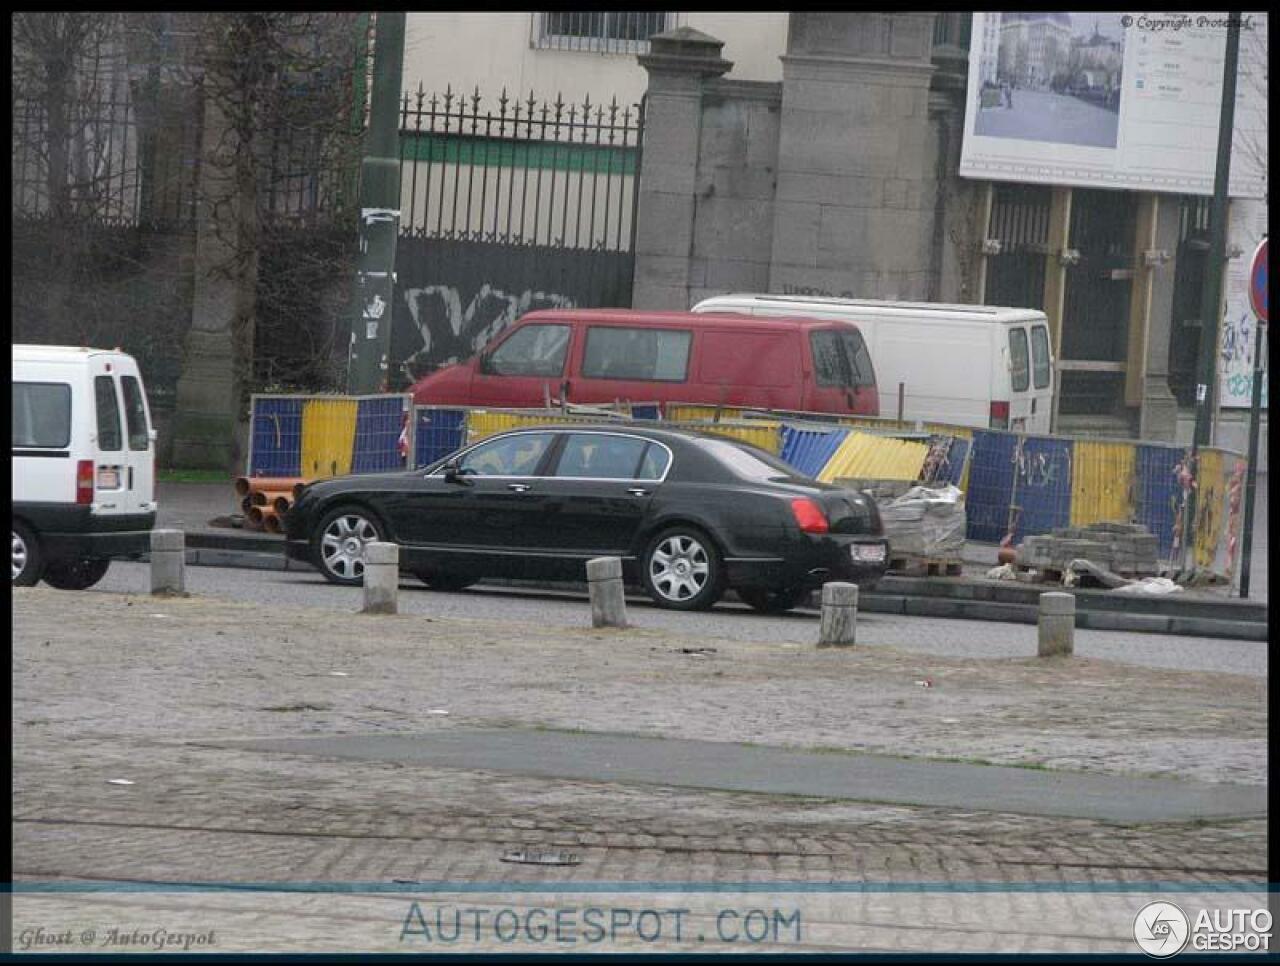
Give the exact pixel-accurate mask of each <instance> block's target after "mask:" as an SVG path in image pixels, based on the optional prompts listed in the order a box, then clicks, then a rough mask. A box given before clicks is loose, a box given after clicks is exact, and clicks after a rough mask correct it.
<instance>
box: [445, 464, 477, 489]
mask: <svg viewBox="0 0 1280 966" xmlns="http://www.w3.org/2000/svg"><path fill="white" fill-rule="evenodd" d="M444 481H445V482H446V483H457V484H459V485H460V486H470V485H471V481H470V480H468V479H467V478H466V477H465V476H463V475H462V474H461V473H459V472H458V461H457V460H450V461H449V462H448V463H445V464H444Z"/></svg>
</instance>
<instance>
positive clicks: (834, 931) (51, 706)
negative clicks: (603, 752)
mask: <svg viewBox="0 0 1280 966" xmlns="http://www.w3.org/2000/svg"><path fill="white" fill-rule="evenodd" d="M582 611H583V617H584V620H585V612H586V609H585V606H584V607H583V608H582ZM800 626H801V628H803V631H804V632H805V633H804V634H803V636H802V637H801V638H800V640H797V641H793V642H781V643H756V642H749V641H730V640H721V639H700V640H698V641H696V642H693V641H689V640H687V639H681V638H677V637H672V636H670V635H665V634H663V633H661V632H657V631H640V630H630V631H626V632H617V633H604V632H596V631H592V630H590V629H589V628H586V629H584V628H583V627H582V626H581V625H579V626H576V627H575V626H560V627H557V626H552V625H547V624H541V625H516V624H510V623H501V622H498V621H493V620H484V621H480V620H475V621H464V620H459V619H450V620H431V619H428V618H424V617H421V616H408V615H404V616H398V617H377V618H375V617H354V616H353V617H351V618H349V619H347V620H339V619H335V617H334V615H333V613H331V612H326V611H318V610H305V611H304V610H286V609H283V608H265V607H261V606H253V605H245V604H241V603H237V602H231V601H226V600H217V599H211V598H201V597H191V598H186V599H152V598H148V597H127V596H124V595H113V594H105V593H98V594H87V593H86V594H69V593H61V592H57V591H53V590H49V589H45V588H34V589H29V590H17V591H15V593H14V638H15V640H14V649H13V682H14V707H13V716H14V720H13V727H14V778H13V812H14V820H15V824H14V870H15V873H16V875H17V876H18V878H19V879H21V880H41V881H47V880H71V881H75V882H85V881H101V880H112V881H123V882H134V883H137V882H146V881H152V882H209V881H220V882H241V883H248V882H259V883H261V882H347V883H350V882H360V883H380V884H383V885H387V886H392V885H393V884H394V883H396V881H397V880H401V883H400V885H399V886H398V888H402V889H407V890H410V892H412V891H413V890H415V889H416V888H417V886H415V885H414V883H420V882H441V881H447V882H451V883H490V884H502V887H503V888H506V889H514V888H518V887H529V888H532V887H534V885H535V884H536V883H539V882H542V883H547V882H550V883H571V882H572V883H592V882H595V883H615V884H616V883H642V884H646V888H648V889H649V890H650V893H649V894H650V898H649V899H647V900H646V902H650V901H656V900H654V899H653V896H652V894H654V893H657V894H659V895H660V894H662V892H663V890H662V887H661V884H662V883H679V882H696V883H701V884H703V885H704V886H706V885H709V884H720V885H723V886H725V887H726V888H728V885H726V884H737V883H758V884H769V883H772V884H775V885H777V886H778V887H779V888H780V889H783V893H779V894H777V895H771V896H770V899H769V901H770V902H772V903H773V904H774V905H779V904H781V903H782V901H783V900H787V901H791V900H794V901H793V902H792V905H793V906H794V905H795V903H797V902H799V901H800V899H798V898H796V897H795V896H791V897H790V899H788V895H787V894H785V889H784V886H783V884H785V883H797V882H804V883H821V884H830V883H832V882H841V883H873V884H883V883H919V882H929V883H950V884H953V885H954V884H957V883H988V884H1005V885H1012V886H1014V887H1016V886H1018V885H1019V884H1024V883H1046V884H1058V885H1062V884H1064V883H1086V884H1087V883H1095V884H1096V883H1135V884H1137V883H1153V882H1159V883H1166V884H1168V883H1174V884H1180V885H1181V886H1183V887H1188V886H1194V885H1197V884H1204V885H1209V884H1221V883H1224V882H1238V881H1241V880H1247V881H1257V880H1262V879H1264V878H1265V874H1266V869H1265V855H1266V847H1267V834H1266V825H1265V822H1264V821H1262V820H1249V821H1236V822H1217V823H1193V824H1185V825H1183V824H1179V825H1168V824H1164V825H1149V826H1116V825H1111V824H1106V823H1100V822H1092V821H1086V820H1068V819H1048V818H1038V817H1032V816H1023V815H1014V814H1004V813H978V812H964V811H951V810H940V809H926V808H911V807H895V806H884V805H875V804H869V803H867V804H864V803H851V802H831V801H822V800H812V799H801V798H793V797H785V796H762V795H748V794H736V793H726V792H715V791H698V790H691V789H672V788H664V787H651V786H624V785H617V784H607V783H603V782H584V781H562V780H547V779H532V778H521V777H515V776H509V775H501V774H489V773H483V772H476V771H460V770H444V769H429V768H423V767H410V766H402V765H396V764H391V763H376V762H358V761H333V760H327V759H321V758H304V757H288V756H279V755H266V754H260V753H253V752H248V751H245V750H241V749H226V748H219V749H214V748H207V747H199V746H196V745H194V744H192V742H199V741H208V740H218V741H222V740H228V739H236V738H257V737H293V736H301V735H316V734H327V733H374V732H417V731H426V730H431V729H437V728H452V727H457V726H468V727H477V726H490V727H491V726H495V725H498V726H501V725H509V726H522V727H543V728H567V729H585V730H592V731H609V732H627V733H638V734H645V735H654V736H665V737H685V738H706V739H714V740H724V741H750V742H758V743H761V744H771V745H786V746H794V747H804V748H829V749H833V750H870V751H881V752H889V753H894V754H901V755H911V756H930V757H951V758H962V759H965V760H981V761H992V762H1000V763H1022V764H1029V765H1038V766H1044V767H1050V768H1057V769H1067V770H1090V771H1103V772H1110V773H1132V772H1140V773H1144V774H1153V773H1154V774H1163V775H1169V776H1177V777H1185V778H1198V779H1203V780H1209V781H1233V782H1246V783H1265V781H1266V773H1265V760H1266V734H1267V731H1266V725H1267V721H1266V683H1265V681H1264V680H1261V679H1258V678H1252V677H1241V676H1232V675H1225V674H1205V673H1195V674H1189V673H1183V672H1174V671H1159V670H1151V669H1142V668H1135V667H1129V666H1125V665H1119V664H1109V663H1107V662H1103V661H1097V660H1089V659H1076V660H1071V661H1061V660H1059V661H1050V662H1041V661H1037V660H1034V659H982V660H978V659H958V658H940V657H926V656H922V655H916V654H911V653H905V652H901V651H897V650H894V649H892V648H888V647H876V648H867V649H861V648H859V649H855V650H853V651H825V650H824V651H818V650H816V649H814V648H812V647H811V646H808V645H807V644H806V643H805V641H807V640H808V634H807V632H808V631H810V630H811V629H812V628H810V627H809V626H808V625H800ZM798 636H799V635H798ZM699 648H701V649H704V650H699ZM922 680H927V681H929V682H930V683H931V684H932V686H931V687H921V686H920V684H918V683H917V682H919V681H922ZM439 711H448V714H447V715H444V714H438V713H433V712H439ZM112 780H126V781H129V782H132V784H128V785H124V784H111V781H112ZM519 846H537V847H539V848H545V849H570V850H572V851H574V852H575V853H576V855H577V857H578V859H579V860H580V864H578V865H575V866H569V867H552V866H531V865H518V864H511V863H508V862H503V861H501V858H502V853H503V852H504V851H505V850H507V849H511V848H516V847H519ZM824 887H825V886H824ZM424 888H425V887H424ZM1135 888H1136V886H1135ZM446 891H447V890H446ZM494 891H497V890H496V889H495V890H494ZM572 891H573V888H572V886H569V885H565V886H562V887H557V892H558V894H561V893H563V894H569V893H572ZM538 895H539V894H538V893H536V892H535V893H532V894H526V893H520V894H518V895H516V896H515V900H518V904H520V905H521V907H522V908H526V909H527V908H528V907H529V906H530V905H531V904H534V902H535V900H536V899H537V897H538ZM877 895H878V894H877ZM439 897H440V894H437V895H436V896H435V899H436V900H439ZM561 897H562V898H563V895H562V896H561ZM341 898H342V899H343V901H344V903H345V904H343V905H341V906H335V905H334V903H335V902H336V901H337V897H334V896H332V895H328V896H325V895H304V896H297V895H294V896H281V895H278V894H267V893H254V894H253V895H251V896H246V895H245V894H244V893H243V892H226V891H223V892H217V893H211V894H209V893H202V894H197V895H195V896H194V897H193V896H192V895H189V894H188V895H172V894H166V895H155V894H141V895H138V894H126V893H106V894H100V895H95V897H94V901H93V903H91V904H89V905H86V904H84V903H83V902H79V903H72V902H71V901H69V900H68V899H67V898H66V897H60V896H56V895H55V896H48V895H40V896H28V895H20V896H18V897H17V899H16V900H15V925H14V934H15V937H18V936H19V935H20V934H21V930H22V929H33V928H37V927H42V928H45V929H54V930H57V929H63V928H67V929H69V928H70V927H71V925H72V924H75V925H77V926H79V925H83V924H84V923H86V922H89V921H92V922H94V923H97V924H98V925H99V926H101V925H102V924H104V923H107V922H118V923H122V924H124V923H133V924H135V925H136V927H137V928H144V929H145V928H148V927H149V926H150V927H152V928H154V927H155V926H171V927H172V928H175V929H176V928H178V927H179V926H182V927H184V928H186V927H190V928H192V929H196V928H204V927H205V926H207V924H208V923H209V922H212V921H214V920H216V921H217V922H218V923H219V924H220V927H221V928H222V930H223V931H222V933H221V938H220V940H219V945H218V948H219V949H228V948H241V949H255V948H280V949H305V948H310V949H327V948H361V949H375V948H377V949H404V948H406V946H405V945H404V943H403V942H402V941H401V928H402V924H403V920H404V918H405V915H406V912H407V910H408V909H409V908H410V898H411V896H410V895H400V894H396V895H372V896H367V895H366V896H360V897H357V898H352V897H351V896H344V897H341ZM463 898H464V899H466V900H467V901H471V900H470V899H468V898H467V897H463ZM668 898H669V897H668ZM935 898H936V899H937V901H938V902H941V903H943V909H942V911H941V912H939V911H938V910H937V909H934V910H933V911H932V912H929V911H928V910H922V909H921V908H917V907H912V909H914V911H912V910H911V909H906V908H905V907H904V906H903V903H906V902H908V900H907V899H904V898H902V897H899V898H897V899H893V898H892V897H885V896H880V897H879V898H876V895H872V896H870V897H868V896H862V897H860V898H858V899H857V900H856V901H854V900H852V899H849V900H847V901H843V902H841V903H835V904H832V899H831V897H830V896H821V895H808V896H806V897H805V898H804V902H805V903H806V905H805V909H806V920H805V921H806V922H810V923H815V924H817V923H820V924H822V925H821V927H820V928H819V926H818V925H815V926H814V928H813V929H811V930H810V931H808V932H807V933H806V934H805V936H804V937H803V938H800V937H782V939H780V940H779V942H778V943H775V944H773V945H772V946H770V948H774V949H776V948H784V947H786V946H787V945H788V942H789V943H790V945H794V946H798V947H803V948H815V949H816V948H865V949H881V948H883V949H930V948H933V949H972V950H974V951H982V950H995V949H997V948H998V949H1010V950H1012V949H1030V948H1037V949H1039V948H1043V949H1071V950H1082V951H1083V950H1090V949H1123V950H1124V951H1132V946H1131V945H1126V944H1127V943H1131V940H1129V939H1128V938H1127V937H1126V935H1125V934H1124V929H1123V928H1121V927H1122V925H1124V924H1123V923H1120V920H1119V919H1116V920H1115V921H1111V920H1106V921H1105V922H1104V920H1105V919H1106V917H1105V916H1103V917H1101V918H1098V917H1097V916H1095V917H1094V919H1089V917H1088V916H1087V915H1083V914H1080V916H1078V917H1077V919H1076V920H1072V921H1070V922H1068V923H1066V924H1065V925H1062V926H1061V928H1059V929H1053V930H1046V929H1045V927H1044V924H1043V917H1044V916H1045V915H1046V914H1047V912H1048V911H1050V907H1051V906H1053V905H1054V904H1055V903H1056V904H1058V905H1059V906H1061V907H1062V908H1060V909H1058V912H1057V913H1056V914H1057V915H1058V916H1059V918H1058V919H1056V920H1055V921H1057V922H1059V923H1061V915H1068V917H1070V915H1072V914H1071V912H1070V910H1071V909H1073V908H1075V907H1076V906H1078V905H1079V904H1080V903H1087V902H1088V901H1093V902H1098V901H1101V900H1099V899H1098V898H1097V897H1096V896H1094V897H1092V898H1090V897H1088V896H1086V897H1084V898H1081V897H1080V896H1079V895H1078V894H1073V893H1069V892H1067V893H1060V892H1054V893H1044V892H1037V891H1027V892H1012V893H1007V894H1002V895H1001V896H1000V897H990V896H986V897H983V896H980V895H973V894H964V895H952V894H947V895H944V896H942V897H941V898H937V897H935ZM615 899H616V897H615ZM728 899H729V897H728V896H727V894H726V895H725V896H720V897H719V899H718V900H717V901H721V900H723V902H727V901H728ZM756 899H757V900H758V901H763V900H762V899H761V898H760V897H758V896H757V897H756ZM1139 899H1140V897H1139V896H1138V895H1137V894H1136V893H1135V894H1133V895H1128V894H1123V895H1120V896H1111V897H1110V898H1109V899H1108V900H1107V901H1108V903H1109V906H1108V908H1109V909H1112V910H1113V911H1115V910H1118V912H1116V913H1115V914H1116V915H1119V913H1120V912H1122V913H1123V916H1121V917H1120V918H1121V919H1123V918H1124V916H1127V917H1128V924H1129V925H1130V926H1131V924H1132V916H1133V913H1134V912H1135V911H1136V909H1137V908H1138V907H1139V906H1140V905H1141V902H1140V901H1139ZM515 900H513V899H512V896H511V895H507V898H506V901H507V902H509V903H510V902H512V901H515ZM703 900H705V896H704V897H702V900H699V901H703ZM910 901H914V902H917V903H919V902H922V901H924V900H922V899H920V898H919V896H917V897H916V899H913V900H910ZM723 902H722V904H723ZM895 903H897V904H896V905H895ZM991 903H996V904H997V906H998V908H995V909H993V908H991V907H990V905H991ZM704 904H705V902H704ZM984 904H985V905H984ZM1073 904H1074V905H1073ZM980 907H981V908H980ZM1064 909H1065V910H1066V911H1065V912H1064V911H1063V910H1064ZM926 913H927V914H928V915H934V916H941V917H942V918H941V919H939V920H938V921H939V922H945V923H948V924H950V925H949V926H948V928H947V929H946V930H943V931H941V932H939V931H938V930H936V929H935V930H933V931H929V930H920V929H915V930H912V929H910V928H908V927H907V926H908V924H909V923H911V922H913V921H916V920H912V919H911V916H920V915H926ZM708 914H709V913H708ZM1020 917H1021V918H1020ZM1113 919H1114V916H1113ZM1037 922H1039V925H1036V923H1037ZM1117 923H1120V924H1117ZM1002 924H1003V925H1002ZM952 927H954V928H952ZM940 928H941V927H940ZM28 935H31V934H28ZM643 940H644V937H643V936H641V937H639V939H636V938H635V937H632V939H631V940H630V941H631V942H632V944H633V945H634V944H635V943H639V944H640V946H644V942H643ZM782 940H788V941H787V942H784V941H782ZM482 945H483V944H481V946H482ZM676 945H678V944H676ZM38 948H45V947H38ZM48 948H57V947H48ZM477 948H479V947H477ZM504 948H509V947H504ZM610 948H631V947H629V946H628V944H627V941H624V940H619V942H618V943H617V944H616V945H615V946H614V947H610ZM637 948H638V947H637ZM644 948H653V947H652V945H651V944H650V945H649V946H644ZM61 951H64V952H65V951H67V950H66V949H65V948H64V949H61ZM522 951H529V949H528V947H524V948H523V950H522Z"/></svg>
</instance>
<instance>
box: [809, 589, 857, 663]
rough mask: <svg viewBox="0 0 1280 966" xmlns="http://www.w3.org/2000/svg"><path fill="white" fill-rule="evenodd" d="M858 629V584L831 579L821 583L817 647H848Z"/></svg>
mask: <svg viewBox="0 0 1280 966" xmlns="http://www.w3.org/2000/svg"><path fill="white" fill-rule="evenodd" d="M857 629H858V585H857V584H847V583H841V582H839V581H832V582H830V583H826V584H823V585H822V620H821V623H820V624H819V625H818V646H819V647H848V646H850V645H852V644H853V643H854V640H855V638H856V636H857Z"/></svg>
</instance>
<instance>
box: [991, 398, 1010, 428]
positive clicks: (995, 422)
mask: <svg viewBox="0 0 1280 966" xmlns="http://www.w3.org/2000/svg"><path fill="white" fill-rule="evenodd" d="M990 427H991V429H1008V428H1009V404H1008V403H1007V402H995V401H992V403H991V423H990Z"/></svg>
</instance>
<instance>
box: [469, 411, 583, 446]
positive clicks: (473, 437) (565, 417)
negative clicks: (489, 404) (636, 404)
mask: <svg viewBox="0 0 1280 966" xmlns="http://www.w3.org/2000/svg"><path fill="white" fill-rule="evenodd" d="M607 421H608V420H606V419H602V418H601V417H599V416H591V415H579V414H575V413H562V412H560V411H558V410H548V411H545V412H538V411H530V410H525V411H522V412H515V411H511V410H503V409H472V410H471V411H470V412H468V413H467V443H468V444H470V443H474V442H476V441H478V440H482V439H484V438H485V437H487V436H492V435H493V434H494V433H504V432H506V431H507V430H509V429H524V428H526V427H529V426H552V425H561V424H565V423H580V424H589V423H600V422H607Z"/></svg>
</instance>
